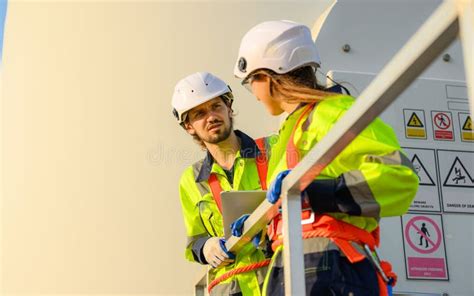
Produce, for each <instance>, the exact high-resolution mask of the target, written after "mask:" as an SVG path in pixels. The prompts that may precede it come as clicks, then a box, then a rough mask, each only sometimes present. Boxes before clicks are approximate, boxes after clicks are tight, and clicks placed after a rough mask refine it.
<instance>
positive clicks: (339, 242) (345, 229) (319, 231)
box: [269, 211, 397, 296]
mask: <svg viewBox="0 0 474 296" xmlns="http://www.w3.org/2000/svg"><path fill="white" fill-rule="evenodd" d="M304 212H307V211H304ZM304 212H303V214H304ZM274 221H275V222H274V223H272V224H271V226H272V227H276V229H275V228H273V229H269V236H270V237H271V239H272V240H273V239H275V240H274V242H273V243H272V249H273V250H276V248H277V247H278V246H280V245H282V244H283V238H282V237H281V228H282V223H281V215H278V216H277V217H276V218H274ZM302 235H303V239H308V238H315V237H326V238H329V239H330V240H331V241H332V242H333V243H334V244H335V245H336V246H337V247H338V248H339V249H340V250H341V252H342V253H344V255H345V256H346V257H347V259H348V260H349V262H351V263H357V262H360V261H362V260H364V259H365V258H366V256H365V255H364V254H362V253H360V252H359V251H358V250H357V249H356V248H355V247H354V246H353V245H352V244H351V242H354V243H357V244H360V245H368V246H369V248H370V249H371V250H372V251H374V250H375V248H376V247H378V245H379V237H380V235H379V228H378V227H377V228H376V229H375V230H374V231H372V232H368V231H365V230H363V229H360V228H358V227H356V226H354V225H352V224H349V223H346V222H343V221H339V220H337V219H335V218H333V217H331V216H329V215H315V218H314V222H313V223H311V224H307V225H303V234H302ZM380 266H381V267H382V270H383V271H384V273H385V275H386V276H387V277H388V278H390V279H392V282H391V283H390V285H391V286H395V284H396V281H397V275H396V274H395V273H394V272H393V271H392V266H391V265H390V263H388V262H387V261H381V262H380ZM376 274H377V280H378V283H379V290H380V295H381V296H388V291H387V283H385V281H384V280H383V278H382V275H381V274H380V273H379V272H376Z"/></svg>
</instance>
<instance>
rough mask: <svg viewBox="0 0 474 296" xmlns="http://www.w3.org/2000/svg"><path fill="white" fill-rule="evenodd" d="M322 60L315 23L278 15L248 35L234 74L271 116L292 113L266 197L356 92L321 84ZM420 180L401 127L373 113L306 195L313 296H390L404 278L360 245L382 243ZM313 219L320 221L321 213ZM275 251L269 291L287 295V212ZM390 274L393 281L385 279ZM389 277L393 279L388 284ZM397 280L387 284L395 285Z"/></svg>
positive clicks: (273, 195)
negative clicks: (387, 222) (383, 229)
mask: <svg viewBox="0 0 474 296" xmlns="http://www.w3.org/2000/svg"><path fill="white" fill-rule="evenodd" d="M320 64H321V61H320V59H319V54H318V52H317V49H316V46H315V44H314V42H313V40H312V38H311V33H310V30H309V28H308V27H306V26H304V25H301V24H297V23H294V22H290V21H270V22H264V23H261V24H259V25H257V26H255V27H253V28H252V29H251V30H250V31H248V32H247V34H246V35H245V36H244V37H243V39H242V42H241V45H240V50H239V55H238V59H237V62H236V65H235V69H234V74H235V75H236V76H237V77H239V78H241V79H243V81H242V84H243V85H244V86H246V87H247V88H248V89H249V90H250V91H251V92H252V93H253V94H254V95H255V96H256V97H257V100H259V101H261V102H262V103H263V104H264V106H265V107H266V109H267V110H268V112H269V113H270V114H271V115H279V114H281V113H283V112H286V113H287V114H289V115H288V117H287V119H286V120H285V121H284V122H283V123H282V126H281V128H280V132H279V139H278V142H277V143H276V144H275V145H274V146H272V153H271V157H270V161H269V167H268V178H267V182H268V183H270V182H271V184H272V185H271V186H270V189H269V191H268V194H267V199H268V200H269V201H270V202H272V203H275V202H276V201H277V200H278V199H279V196H280V191H281V183H282V180H283V178H284V177H285V176H286V175H287V174H288V172H289V170H290V169H292V168H294V167H295V166H296V164H297V163H298V162H299V161H300V160H301V159H302V158H303V157H304V156H305V155H306V153H308V152H309V150H311V148H312V147H313V146H314V145H315V144H316V143H318V142H319V141H320V140H321V139H322V138H323V137H324V136H325V135H326V134H327V133H328V132H329V131H330V129H331V127H332V126H333V125H334V123H335V122H336V121H337V120H338V119H339V118H340V117H341V116H342V115H343V114H344V112H346V111H347V110H348V109H349V108H350V106H351V105H352V103H353V101H354V99H353V98H352V97H350V96H346V95H339V94H336V93H331V92H328V91H325V89H324V88H323V87H321V86H320V85H319V84H318V82H317V81H316V76H315V70H316V69H317V68H318V67H319V65H320ZM417 187H418V177H417V176H416V174H415V172H414V170H413V169H412V165H411V162H410V161H409V160H408V159H407V158H406V157H405V155H404V154H403V153H401V151H400V146H399V144H398V141H397V139H396V136H395V133H394V132H393V130H392V129H391V127H389V126H388V125H386V124H385V123H383V122H382V121H381V120H380V119H376V120H374V122H373V123H371V124H370V125H369V126H368V127H367V128H366V129H365V130H364V131H363V132H362V133H361V134H360V135H359V136H358V137H356V138H355V139H354V140H353V141H352V143H351V144H350V145H349V146H348V147H347V148H346V149H345V150H343V151H342V152H341V153H340V154H339V155H338V156H337V157H336V158H335V159H334V161H333V162H332V163H331V164H330V165H328V166H327V167H326V168H325V169H324V170H323V171H322V173H321V174H320V176H318V177H317V178H316V179H315V180H314V181H313V183H311V184H310V185H309V186H308V187H307V188H306V189H305V190H304V191H303V192H302V197H303V209H302V215H303V217H309V219H306V218H305V221H309V222H306V223H305V224H304V225H303V232H304V234H303V236H304V238H305V240H304V242H303V244H304V250H305V257H304V261H305V275H306V293H307V294H308V295H387V293H388V291H389V290H390V289H389V288H387V287H390V286H391V285H394V283H395V280H396V275H395V274H394V273H393V272H391V270H390V268H389V267H390V265H389V264H388V263H386V262H382V263H381V265H382V267H383V269H384V273H385V274H384V275H382V273H378V272H376V271H375V269H374V267H373V264H372V263H373V262H371V261H369V258H366V256H365V255H364V253H363V252H361V250H363V249H364V245H367V246H368V247H369V248H370V249H371V250H374V248H375V247H376V246H377V245H378V243H379V242H378V229H379V228H378V222H379V220H380V218H381V217H386V216H399V215H402V214H404V213H405V212H406V211H407V210H408V207H409V205H410V203H411V201H412V199H413V198H414V196H415V193H416V190H417ZM313 217H314V219H313ZM269 235H270V236H271V238H272V240H273V241H274V242H273V247H274V250H275V255H274V257H273V259H272V266H271V267H270V269H269V272H268V274H267V277H266V281H265V286H264V292H265V293H267V294H268V295H282V294H284V286H283V260H282V247H283V246H282V236H281V217H280V216H278V217H276V218H275V219H274V220H273V221H272V224H271V225H270V231H269ZM384 276H385V279H387V278H388V279H387V280H388V281H385V280H384ZM387 282H388V283H387ZM387 284H389V285H387Z"/></svg>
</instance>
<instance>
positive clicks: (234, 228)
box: [230, 214, 263, 248]
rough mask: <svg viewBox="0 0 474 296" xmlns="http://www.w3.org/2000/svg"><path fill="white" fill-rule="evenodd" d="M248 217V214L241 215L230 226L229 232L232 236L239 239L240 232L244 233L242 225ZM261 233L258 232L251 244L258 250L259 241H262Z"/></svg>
mask: <svg viewBox="0 0 474 296" xmlns="http://www.w3.org/2000/svg"><path fill="white" fill-rule="evenodd" d="M249 217H250V215H249V214H245V215H242V216H241V217H240V218H238V219H237V220H235V221H234V222H232V224H230V230H231V232H232V235H233V236H236V237H241V236H242V232H243V231H244V223H245V221H246V220H247V219H248V218H249ZM262 234H263V232H262V231H260V232H259V233H258V234H257V235H256V236H254V237H253V238H252V244H253V245H254V246H255V247H256V248H258V246H259V245H260V241H261V239H262Z"/></svg>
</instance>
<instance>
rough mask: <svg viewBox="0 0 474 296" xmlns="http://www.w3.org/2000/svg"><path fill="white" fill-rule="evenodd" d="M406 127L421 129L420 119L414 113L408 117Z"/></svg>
mask: <svg viewBox="0 0 474 296" xmlns="http://www.w3.org/2000/svg"><path fill="white" fill-rule="evenodd" d="M407 126H409V127H423V123H421V120H420V118H419V117H418V115H416V113H415V112H413V114H412V115H411V116H410V120H408V124H407Z"/></svg>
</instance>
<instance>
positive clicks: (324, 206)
mask: <svg viewBox="0 0 474 296" xmlns="http://www.w3.org/2000/svg"><path fill="white" fill-rule="evenodd" d="M302 194H303V195H304V197H307V198H308V200H309V202H310V204H311V208H312V209H313V211H314V212H315V213H317V214H322V213H337V212H339V213H346V214H349V215H356V216H360V214H361V209H360V206H359V205H358V204H357V203H356V202H355V201H354V198H353V197H352V195H351V192H350V191H349V189H348V188H347V186H346V182H345V180H344V177H343V176H340V177H338V178H336V179H321V180H314V181H313V182H312V183H311V184H309V185H308V187H307V188H306V189H305V190H304V191H303V192H302Z"/></svg>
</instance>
